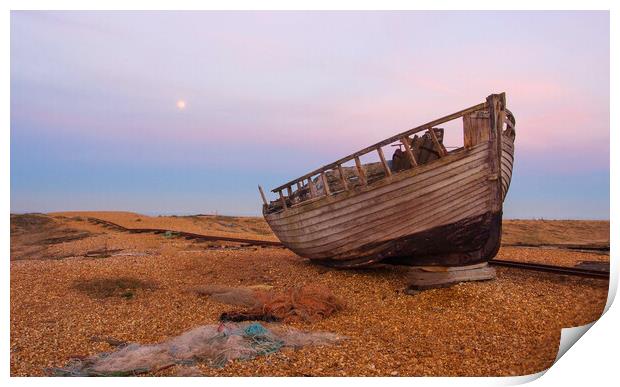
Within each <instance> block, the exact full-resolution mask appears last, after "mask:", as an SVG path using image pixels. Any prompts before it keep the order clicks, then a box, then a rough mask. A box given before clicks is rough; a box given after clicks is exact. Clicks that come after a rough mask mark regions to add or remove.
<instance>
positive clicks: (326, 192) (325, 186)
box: [321, 172, 331, 196]
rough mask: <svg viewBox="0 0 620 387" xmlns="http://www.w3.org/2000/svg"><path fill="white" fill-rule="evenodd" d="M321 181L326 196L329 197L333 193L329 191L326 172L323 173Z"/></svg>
mask: <svg viewBox="0 0 620 387" xmlns="http://www.w3.org/2000/svg"><path fill="white" fill-rule="evenodd" d="M321 180H322V181H323V191H324V192H325V196H329V195H330V194H331V191H330V190H329V184H328V183H327V176H325V172H321Z"/></svg>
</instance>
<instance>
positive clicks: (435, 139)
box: [428, 128, 446, 157]
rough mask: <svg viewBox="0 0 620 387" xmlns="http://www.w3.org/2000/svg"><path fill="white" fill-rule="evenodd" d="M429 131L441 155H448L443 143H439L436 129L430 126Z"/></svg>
mask: <svg viewBox="0 0 620 387" xmlns="http://www.w3.org/2000/svg"><path fill="white" fill-rule="evenodd" d="M428 132H429V133H430V135H431V139H432V140H433V143H434V144H435V146H436V147H437V152H439V157H444V156H445V155H446V150H445V149H444V147H443V145H441V144H440V143H439V140H438V139H437V134H436V133H435V129H433V128H430V129H429V131H428Z"/></svg>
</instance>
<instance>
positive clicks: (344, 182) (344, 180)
mask: <svg viewBox="0 0 620 387" xmlns="http://www.w3.org/2000/svg"><path fill="white" fill-rule="evenodd" d="M338 174H339V175H340V182H341V183H342V189H344V190H345V191H348V190H349V184H347V178H346V177H345V175H344V169H342V164H338Z"/></svg>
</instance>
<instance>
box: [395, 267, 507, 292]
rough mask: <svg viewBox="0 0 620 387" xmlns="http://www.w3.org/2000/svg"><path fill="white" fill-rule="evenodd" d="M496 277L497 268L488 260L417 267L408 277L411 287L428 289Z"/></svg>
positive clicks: (412, 288) (413, 288) (410, 288)
mask: <svg viewBox="0 0 620 387" xmlns="http://www.w3.org/2000/svg"><path fill="white" fill-rule="evenodd" d="M493 278H495V269H494V268H492V267H490V266H489V265H488V264H487V263H486V262H484V263H479V264H475V265H466V266H455V267H447V266H426V267H415V268H412V269H411V270H410V271H409V276H408V278H407V282H408V286H409V289H408V291H411V290H417V291H419V290H428V289H435V288H442V287H446V286H450V285H453V284H456V283H459V282H468V281H486V280H490V279H493Z"/></svg>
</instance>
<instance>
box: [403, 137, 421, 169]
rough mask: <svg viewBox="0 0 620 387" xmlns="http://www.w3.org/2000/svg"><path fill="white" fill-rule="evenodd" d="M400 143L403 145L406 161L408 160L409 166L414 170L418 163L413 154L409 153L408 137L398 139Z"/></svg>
mask: <svg viewBox="0 0 620 387" xmlns="http://www.w3.org/2000/svg"><path fill="white" fill-rule="evenodd" d="M400 142H401V143H402V144H403V146H404V147H405V155H407V159H408V160H409V163H410V164H411V167H412V168H415V167H417V166H418V162H417V161H416V159H415V156H414V155H413V152H412V151H411V146H410V145H409V138H408V137H403V138H401V139H400Z"/></svg>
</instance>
